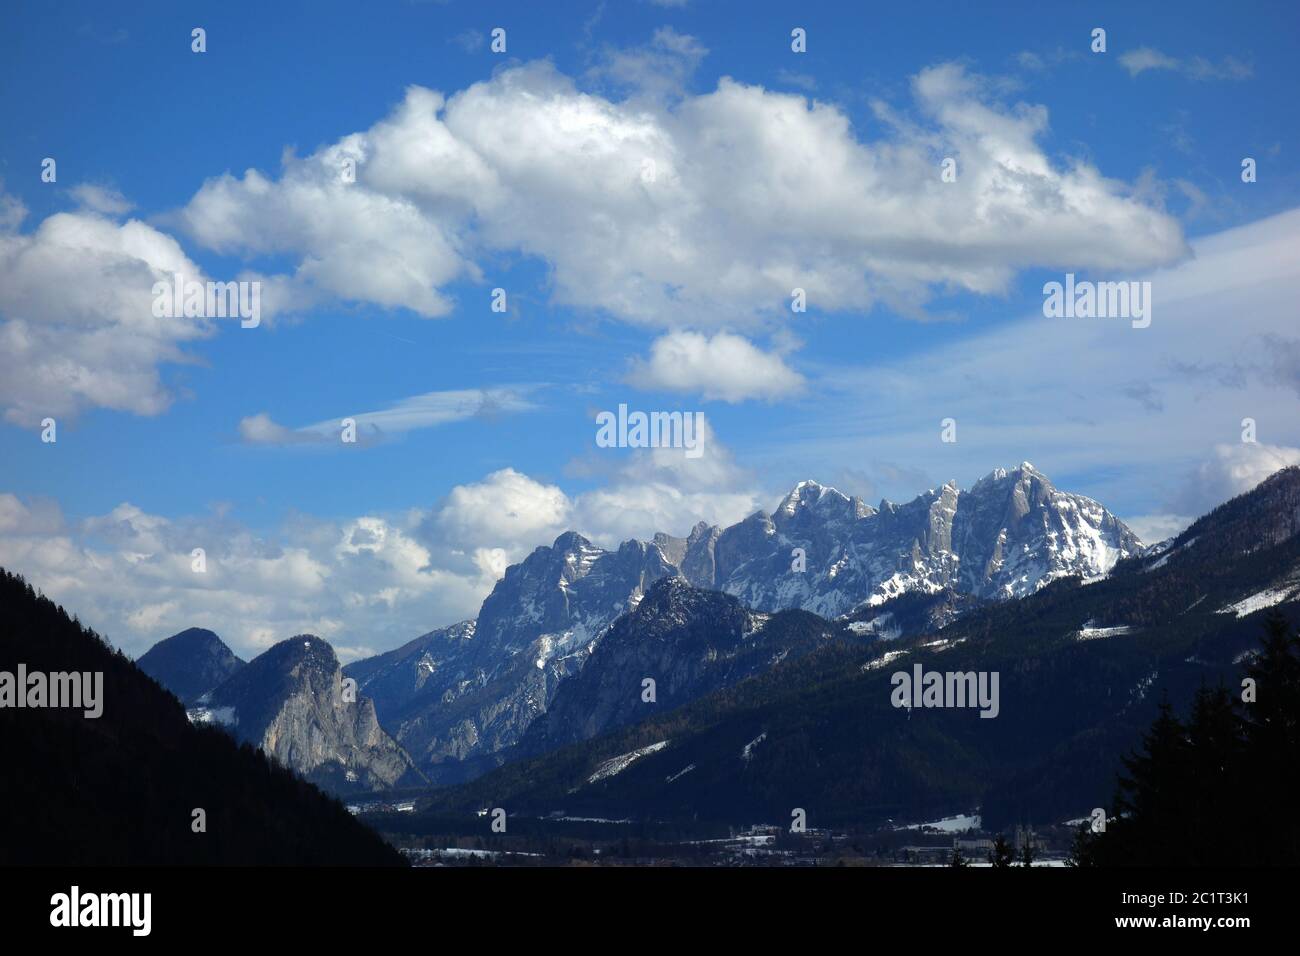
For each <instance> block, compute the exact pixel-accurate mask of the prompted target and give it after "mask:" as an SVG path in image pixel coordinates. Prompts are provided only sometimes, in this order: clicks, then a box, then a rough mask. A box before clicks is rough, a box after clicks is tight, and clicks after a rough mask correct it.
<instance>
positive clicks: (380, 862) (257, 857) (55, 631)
mask: <svg viewBox="0 0 1300 956" xmlns="http://www.w3.org/2000/svg"><path fill="white" fill-rule="evenodd" d="M19 663H23V664H25V665H26V667H27V670H28V672H29V673H30V672H35V671H42V672H47V673H48V672H57V671H82V672H86V671H92V672H93V671H100V672H102V673H103V675H104V683H103V713H102V715H101V716H100V717H99V718H97V719H87V718H86V717H84V716H83V713H82V711H81V710H79V709H75V710H74V709H54V708H40V709H11V708H0V749H2V750H3V753H4V758H3V763H4V772H3V774H0V806H3V807H5V813H4V816H3V820H2V821H0V864H4V865H14V864H24V865H31V864H37V865H39V864H49V865H93V864H108V865H142V864H235V865H252V864H257V865H321V864H325V865H363V866H384V865H392V866H400V865H402V862H403V861H402V858H401V856H400V855H399V854H398V853H397V852H396V851H395V850H393V849H392V848H391V847H389V846H388V845H387V844H385V843H384V842H383V841H382V840H381V839H380V838H379V836H378V835H377V834H375V833H373V832H372V831H370V830H368V829H367V828H366V827H364V826H363V825H361V824H360V823H358V822H357V821H356V820H355V819H353V817H352V816H351V815H350V814H349V813H348V812H347V810H346V809H345V808H344V807H343V805H342V804H341V803H339V802H338V801H336V800H334V799H332V798H330V797H327V796H326V795H325V794H323V793H321V791H319V790H318V789H317V788H316V787H315V786H313V785H311V784H309V783H306V782H304V781H302V780H300V779H299V778H297V777H295V776H294V775H293V774H292V773H291V772H289V771H288V770H285V769H284V768H282V767H279V766H277V765H276V764H275V763H273V762H272V761H271V760H269V759H268V758H267V757H265V756H264V755H263V754H262V753H261V752H259V751H257V750H255V749H254V748H252V747H250V746H248V745H243V746H240V745H237V744H236V743H235V742H234V741H232V740H231V739H230V738H229V737H228V736H227V735H226V734H225V733H223V732H222V731H220V730H216V729H210V728H204V727H196V726H194V725H192V724H191V723H190V722H189V719H188V718H187V717H186V715H185V709H184V708H183V707H182V706H181V704H180V702H179V701H178V700H177V699H176V698H175V697H174V696H172V694H170V693H169V692H168V691H166V690H164V689H163V688H162V687H161V686H159V685H158V684H157V683H155V682H154V681H153V680H152V679H151V678H150V677H148V676H147V675H145V674H144V673H143V672H142V671H140V670H139V669H138V668H137V667H136V666H135V664H133V663H132V662H131V661H130V660H128V659H127V658H126V657H125V656H124V655H122V654H121V653H120V652H118V651H115V650H113V649H112V648H110V647H109V646H108V645H107V644H106V643H104V641H103V640H102V639H101V638H100V637H99V636H98V635H97V634H95V633H94V632H93V631H90V630H87V629H86V628H84V627H82V626H81V625H80V624H79V623H78V622H77V621H75V620H72V619H70V618H69V617H68V615H67V614H66V613H65V612H64V611H63V609H62V608H61V607H58V606H56V605H55V604H54V603H53V602H51V601H50V600H48V599H47V598H45V597H42V596H39V595H37V593H36V592H35V591H34V590H33V589H32V588H31V587H30V586H29V585H28V584H27V583H26V582H25V581H24V580H23V579H22V578H21V577H19V576H17V575H14V574H11V573H9V572H7V571H4V570H3V569H0V670H4V671H9V672H11V673H13V672H15V670H16V668H17V665H18V664H19ZM195 808H203V809H204V810H205V811H206V814H207V832H205V833H194V832H192V830H191V821H192V816H191V814H192V811H193V810H194V809H195Z"/></svg>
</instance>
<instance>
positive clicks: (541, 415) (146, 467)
mask: <svg viewBox="0 0 1300 956" xmlns="http://www.w3.org/2000/svg"><path fill="white" fill-rule="evenodd" d="M788 6H789V5H785V4H774V3H772V4H764V3H752V2H746V3H739V2H736V3H729V2H704V0H692V2H685V3H667V2H661V3H653V2H625V3H596V2H586V3H576V2H575V3H558V4H556V3H548V4H544V5H543V4H526V3H517V4H479V3H476V4H468V3H457V2H448V3H393V4H374V5H367V6H364V7H358V6H357V5H356V4H344V3H310V4H308V3H303V4H291V3H283V4H281V3H277V4H268V5H261V4H259V5H244V4H238V3H234V4H229V5H221V6H220V7H212V8H211V9H204V10H202V11H201V12H197V13H193V12H185V11H184V10H183V9H177V5H175V4H161V3H160V4H137V5H132V6H131V7H130V8H125V7H123V8H120V9H114V8H106V7H104V5H102V4H94V3H85V4H78V3H67V4H57V5H50V4H35V3H17V4H10V5H8V6H7V7H6V11H5V13H4V14H3V15H2V16H3V20H4V23H3V27H4V29H3V31H0V84H3V89H4V91H5V95H4V96H3V98H0V129H3V130H4V132H5V134H6V135H5V136H3V137H0V177H2V178H3V187H2V189H3V191H2V192H0V199H3V202H4V204H3V205H0V286H3V285H7V286H8V287H9V289H10V291H9V293H8V294H4V293H0V323H2V324H0V329H3V330H4V336H5V337H4V338H0V343H3V348H4V350H5V351H7V352H8V355H7V357H3V358H0V375H2V376H3V379H4V380H5V381H4V384H0V404H3V405H4V422H3V424H0V461H3V463H4V464H3V468H2V469H0V496H7V497H3V498H0V502H3V504H2V505H0V563H3V564H5V566H8V567H12V568H14V569H16V570H20V571H23V572H25V573H28V574H29V575H31V576H32V577H33V579H34V580H35V581H36V583H38V584H40V585H41V586H43V587H46V589H47V590H50V591H51V593H54V594H56V596H58V597H60V598H63V599H65V600H66V601H67V602H68V603H69V605H70V606H71V607H73V608H74V609H76V610H78V611H79V612H81V613H82V614H83V618H85V619H87V620H90V621H91V622H92V623H95V624H97V626H101V627H103V628H104V629H106V630H108V631H109V632H110V634H112V635H113V636H114V637H115V639H118V640H120V641H121V642H122V643H123V644H124V645H125V646H127V647H129V648H131V649H134V650H139V649H142V648H143V647H146V646H148V644H149V643H151V642H152V640H156V639H157V638H159V637H162V636H165V635H166V634H168V633H171V632H172V631H174V630H179V629H181V628H182V627H185V626H189V625H192V624H203V625H205V626H211V627H213V628H214V629H215V630H217V631H219V632H220V633H223V634H226V635H230V636H231V639H232V643H236V644H238V645H241V646H242V649H244V650H245V651H247V650H249V649H255V648H257V647H258V646H261V645H262V644H264V643H266V642H267V641H269V640H271V639H272V638H275V639H278V638H280V637H284V636H288V633H291V632H292V630H300V629H313V630H316V631H318V632H321V633H322V634H323V636H326V637H328V638H330V639H331V640H334V641H335V642H336V643H338V644H340V645H341V646H345V647H348V648H351V649H353V650H354V651H355V652H356V653H361V652H363V650H365V649H376V648H378V647H382V646H391V645H392V644H394V643H397V642H398V640H399V639H407V638H409V637H410V636H413V634H414V633H419V631H420V630H423V629H427V628H428V627H432V626H434V625H438V624H443V623H447V622H448V621H450V620H452V619H455V618H457V617H463V616H467V615H469V614H472V613H473V609H474V607H475V606H476V604H477V602H478V601H479V600H481V598H482V596H483V593H485V590H486V589H487V588H489V587H490V585H491V582H492V580H493V579H494V577H495V575H496V574H498V573H499V571H500V568H501V567H503V562H505V561H510V560H517V559H518V557H519V556H520V555H522V554H524V553H526V552H527V550H528V549H530V548H531V547H533V546H536V545H537V544H541V543H546V542H548V541H549V540H550V538H551V537H553V536H554V534H555V533H556V531H557V529H559V530H563V528H564V527H567V526H573V527H577V528H578V529H579V530H582V531H584V532H585V533H588V534H590V535H592V536H593V537H596V538H597V539H598V540H601V541H602V543H613V542H614V541H616V540H618V539H619V538H620V537H624V536H627V535H632V534H635V535H638V536H644V535H647V534H649V533H651V532H653V531H654V530H665V531H669V532H672V533H678V534H682V533H685V531H686V530H687V529H688V528H689V527H690V526H691V524H693V523H694V520H696V519H698V518H703V519H705V520H709V521H731V520H735V519H736V518H738V517H740V516H742V515H743V514H745V513H747V512H748V511H749V510H752V509H753V508H755V507H759V506H762V507H770V506H771V505H772V504H773V503H774V501H775V500H776V498H777V497H779V495H780V494H781V493H782V492H783V491H784V490H787V489H788V488H789V487H790V486H791V485H793V483H794V482H795V481H797V480H799V479H801V478H807V477H813V478H817V479H819V480H821V481H823V482H826V483H829V484H835V485H836V486H838V487H841V488H842V489H843V490H845V491H849V492H854V493H859V494H862V495H863V496H864V497H867V498H868V499H869V500H871V501H873V502H874V501H876V500H878V499H879V498H880V497H886V496H887V497H890V498H892V499H895V500H898V499H906V498H910V497H912V496H914V495H915V494H917V493H918V492H920V491H922V490H924V489H925V488H927V487H931V486H934V485H937V484H939V483H941V482H943V481H944V480H947V479H949V478H956V479H957V480H958V481H959V482H961V483H962V484H969V483H970V482H971V481H973V480H974V479H976V478H978V477H979V476H980V475H982V474H984V473H987V472H988V471H990V470H991V469H992V468H994V467H996V466H999V465H1001V466H1009V465H1014V464H1015V463H1017V462H1018V461H1020V460H1022V459H1028V460H1032V461H1033V462H1034V464H1035V465H1037V466H1038V467H1039V468H1040V469H1041V470H1043V471H1045V472H1046V473H1047V474H1049V475H1051V476H1052V477H1053V479H1054V480H1055V481H1056V482H1057V484H1058V485H1060V486H1061V487H1063V488H1068V489H1070V490H1073V491H1078V492H1081V493H1084V494H1089V495H1092V496H1094V497H1096V498H1098V499H1099V500H1101V501H1102V502H1103V503H1104V504H1106V505H1107V506H1108V507H1110V508H1111V509H1112V510H1113V511H1115V512H1116V513H1118V514H1120V515H1121V516H1123V517H1125V518H1126V519H1129V520H1131V521H1132V522H1133V524H1134V527H1135V528H1137V529H1138V531H1139V533H1141V534H1143V536H1144V537H1146V538H1148V539H1154V538H1157V537H1159V536H1161V535H1162V534H1163V533H1167V532H1169V531H1171V530H1174V529H1176V528H1177V527H1178V526H1179V525H1180V524H1181V523H1185V521H1186V520H1187V519H1188V518H1190V517H1192V516H1194V515H1195V514H1197V513H1199V512H1200V511H1202V510H1204V509H1205V508H1207V507H1209V506H1212V505H1213V504H1214V503H1216V502H1217V501H1219V500H1222V499H1223V497H1225V496H1227V495H1229V494H1232V493H1235V492H1237V491H1240V490H1244V487H1245V486H1248V485H1249V484H1250V483H1251V482H1252V481H1254V480H1258V478H1260V477H1262V476H1263V475H1264V474H1267V472H1268V471H1269V470H1271V469H1272V468H1274V467H1279V466H1280V465H1282V464H1286V463H1289V462H1291V461H1294V460H1300V452H1297V451H1296V447H1297V446H1300V424H1298V423H1300V416H1297V415H1296V414H1295V411H1296V409H1295V401H1296V398H1297V386H1298V385H1300V377H1297V372H1300V359H1298V358H1297V356H1300V351H1297V346H1296V344H1295V343H1296V339H1295V332H1294V315H1295V310H1294V302H1295V293H1296V292H1297V291H1300V276H1298V275H1297V272H1298V270H1297V268H1296V261H1295V255H1294V254H1293V253H1291V252H1290V250H1291V249H1293V248H1295V247H1296V246H1297V245H1300V243H1297V240H1298V239H1300V235H1297V233H1298V232H1300V222H1298V221H1297V219H1296V215H1294V214H1293V212H1294V210H1296V208H1297V207H1300V175H1297V170H1296V163H1295V156H1296V155H1297V150H1298V148H1300V143H1297V141H1296V137H1297V129H1300V124H1298V123H1297V119H1298V118H1300V117H1297V115H1296V114H1297V107H1296V104H1295V99H1294V97H1293V96H1292V95H1291V93H1292V92H1293V91H1294V90H1295V89H1296V88H1297V85H1298V84H1297V71H1300V65H1298V64H1300V58H1297V56H1296V53H1297V50H1296V45H1297V41H1296V36H1297V30H1296V26H1297V22H1296V21H1297V15H1296V13H1295V11H1294V8H1293V7H1291V6H1290V5H1288V4H1258V5H1247V6H1245V7H1244V8H1233V9H1232V10H1231V11H1225V10H1224V9H1223V8H1222V7H1221V5H1217V4H1208V3H1207V4H1183V5H1179V8H1178V13H1177V15H1176V16H1175V15H1171V14H1170V13H1169V11H1168V9H1167V8H1165V7H1162V5H1159V4H1150V5H1145V6H1144V7H1143V8H1141V9H1136V10H1134V9H1131V6H1132V5H1130V4H1088V5H1069V8H1068V9H1067V8H1066V5H1059V6H1058V8H1056V9H1052V7H1053V6H1054V5H1043V4H1031V3H1024V4H1020V3H1012V4H1005V5H1002V7H1001V9H999V10H998V11H992V10H989V9H988V8H987V5H983V4H981V5H975V4H962V3H953V4H943V3H939V4H927V5H926V7H925V13H924V15H918V13H917V12H916V11H915V10H913V9H911V8H909V7H907V6H905V5H893V6H891V7H890V8H888V9H886V8H884V7H879V6H877V5H865V4H817V3H811V4H807V5H801V6H800V8H799V10H798V12H797V13H792V12H790V11H789V10H788V9H786V8H787V7H788ZM196 26H201V27H203V28H204V29H205V30H206V32H207V51H206V52H204V53H201V54H198V53H194V52H192V51H191V48H190V46H191V40H190V31H191V29H192V28H194V27H196ZM496 27H501V28H504V29H505V30H506V37H507V50H506V52H505V53H504V54H497V53H494V52H492V50H491V49H490V47H489V44H490V37H489V34H490V31H491V30H492V29H493V28H496ZM795 27H802V28H804V29H805V30H806V31H807V52H806V53H803V54H796V53H794V52H792V51H791V49H790V31H791V29H793V28H795ZM1095 27H1102V28H1104V29H1105V30H1106V41H1107V50H1106V52H1105V53H1093V52H1091V50H1090V48H1089V45H1090V42H1091V39H1090V33H1091V31H1092V29H1093V28H1095ZM412 90H414V92H412ZM437 95H441V97H442V98H443V99H441V100H439V99H437V98H436V97H437ZM539 104H545V108H542V106H540V105H539ZM357 151H359V152H357ZM354 153H355V154H356V155H358V156H363V157H364V158H363V159H362V161H361V162H360V163H359V164H358V174H357V175H358V181H357V182H356V183H355V184H352V185H351V186H348V187H341V186H339V185H338V184H336V183H333V182H332V181H330V180H329V179H328V177H327V178H324V179H323V178H322V176H323V175H324V174H323V173H322V169H324V168H325V167H326V166H330V164H332V163H334V162H335V160H336V159H337V157H338V156H342V155H353V154H354ZM945 155H956V156H957V157H958V167H957V168H958V179H957V183H955V184H949V185H946V186H939V185H937V181H938V175H939V173H938V162H939V160H940V159H941V158H942V157H944V156H945ZM645 156H654V157H655V158H656V159H657V161H658V162H659V166H658V167H657V169H658V170H659V171H660V173H659V175H658V177H657V179H656V180H655V181H652V182H649V183H647V182H646V181H645V180H644V178H643V177H642V176H641V173H642V168H641V160H642V158H643V157H645ZM1247 156H1249V157H1253V158H1255V159H1256V161H1257V164H1258V181H1257V182H1254V183H1249V184H1247V183H1243V182H1242V181H1241V177H1240V163H1241V160H1242V158H1243V157H1247ZM45 157H53V158H55V159H56V160H57V164H58V166H57V181H56V182H53V183H46V182H42V181H41V175H40V173H41V162H42V160H43V159H44V158H45ZM330 168H332V166H330ZM249 170H253V171H255V172H253V173H251V174H249V173H248V172H247V171H249ZM353 187H355V188H353ZM942 189H949V190H950V192H949V193H943V192H941V191H940V190H942ZM950 196H951V197H955V198H952V199H949V198H948V197H950ZM23 211H25V212H23ZM20 213H22V214H20ZM133 222H134V223H136V224H137V225H135V226H132V225H131V223H133ZM177 256H180V257H183V261H185V262H186V263H188V264H190V265H192V266H193V267H195V268H196V269H197V270H200V271H201V272H202V274H203V275H204V276H206V277H210V278H214V279H218V280H227V279H235V278H245V279H250V280H254V279H256V280H259V281H263V283H264V286H265V287H266V288H267V289H268V290H274V294H273V293H272V291H267V292H266V293H265V295H266V301H267V303H268V304H267V306H266V311H267V315H266V318H265V319H264V321H263V323H262V325H261V326H260V327H258V328H256V329H241V328H240V327H239V326H238V323H234V322H229V321H212V322H206V323H196V324H192V325H191V324H186V323H177V324H176V325H174V326H172V327H169V328H161V327H158V326H154V325H150V324H149V323H147V322H145V321H144V320H143V319H142V318H141V317H140V315H139V305H138V299H139V297H140V296H144V297H145V298H144V301H145V302H147V301H148V297H147V287H148V284H149V280H150V278H151V277H152V276H153V275H154V274H155V273H157V274H165V273H166V272H167V270H166V269H164V268H163V267H162V263H164V262H174V261H180V260H177V258H176V257H177ZM160 270H161V271H160ZM1065 272H1077V273H1079V274H1080V275H1081V276H1090V277H1093V278H1096V279H1098V280H1099V281H1111V280H1119V279H1129V278H1142V277H1146V278H1149V279H1150V280H1151V281H1152V282H1153V286H1154V288H1155V290H1156V292H1155V296H1156V298H1155V303H1156V304H1155V307H1154V308H1155V315H1154V320H1153V323H1152V326H1151V328H1149V329H1144V330H1135V329H1132V328H1130V327H1129V325H1128V323H1127V322H1124V321H1117V320H1113V319H1107V320H1103V319H1097V320H1091V321H1086V320H1075V321H1074V322H1070V320H1064V319H1055V320H1053V319H1047V318H1044V317H1043V315H1042V311H1041V309H1042V299H1043V296H1042V287H1043V284H1044V282H1046V281H1050V280H1052V279H1054V278H1055V279H1060V278H1061V277H1062V274H1063V273H1065ZM798 284H802V285H803V286H806V287H807V289H808V292H809V307H808V310H807V312H806V313H799V314H795V313H792V312H791V311H790V309H789V291H788V290H789V289H790V288H791V287H792V286H794V285H798ZM497 287H500V288H504V289H505V290H506V291H507V294H508V297H509V303H510V308H509V311H508V312H506V313H505V314H501V313H496V312H493V311H492V310H491V309H490V307H489V303H490V297H491V290H492V289H493V288H497ZM70 297H72V298H76V299H77V304H76V305H75V306H69V304H68V303H69V300H70ZM656 356H658V357H659V359H658V360H656ZM69 381H76V382H77V383H78V384H77V387H76V389H75V390H72V389H69V387H68V382H69ZM431 393H440V394H439V395H437V396H433V397H427V396H430V394H431ZM442 393H456V394H452V395H447V394H442ZM417 396H426V398H424V399H422V400H420V402H418V403H417V404H420V406H421V407H422V408H424V409H426V411H425V412H423V413H420V414H417V415H416V416H415V418H416V421H417V424H419V427H414V428H410V429H409V430H397V431H394V430H392V429H391V428H387V427H386V430H385V434H384V438H383V440H381V441H374V442H363V443H361V444H359V445H354V446H345V445H343V444H342V443H340V442H337V441H331V440H325V441H312V440H310V439H311V438H312V437H313V436H314V435H317V434H319V431H317V432H313V431H311V430H310V428H311V426H316V425H318V424H319V423H328V422H336V421H337V420H339V419H341V418H343V417H344V416H349V415H352V416H355V415H361V414H364V413H380V416H379V417H380V420H381V421H383V422H385V423H392V422H393V421H394V420H395V419H394V416H393V415H392V414H384V413H385V411H386V410H392V409H394V408H397V407H402V403H404V402H405V403H407V406H406V407H408V408H409V406H410V403H411V400H412V399H413V398H415V397H417ZM619 403H627V404H629V406H631V407H633V408H641V409H645V410H674V409H680V410H700V411H703V412H704V413H705V415H706V416H707V419H708V422H709V454H708V455H706V456H705V459H704V461H702V462H685V461H683V460H681V458H680V456H676V457H674V456H673V455H671V454H661V453H656V454H654V455H650V454H647V453H645V452H637V451H629V450H625V449H612V450H611V449H598V448H597V447H596V445H595V442H594V437H595V425H594V417H595V414H596V412H597V411H599V410H603V409H613V408H616V407H617V405H618V404H619ZM432 407H436V408H438V409H443V410H446V409H448V408H450V409H452V412H451V413H450V415H449V416H447V415H439V414H437V413H433V412H429V411H428V409H429V408H432ZM42 409H48V412H43V411H42ZM457 409H459V410H460V411H457ZM45 414H49V415H52V416H53V417H55V418H56V420H57V421H58V428H59V432H58V441H57V442H56V443H54V444H53V445H51V444H46V443H42V442H41V441H40V440H39V435H40V430H41V429H40V426H39V421H40V419H41V418H43V417H45ZM948 416H952V417H954V418H955V419H956V420H957V422H958V435H959V438H958V441H957V442H956V443H955V444H945V443H941V442H940V441H939V432H940V425H939V422H940V420H941V419H942V418H944V417H948ZM446 417H450V418H452V419H454V420H451V421H445V420H443V419H444V418H446ZM1244 417H1252V418H1254V419H1256V420H1257V421H1258V423H1259V442H1258V443H1257V444H1255V445H1254V446H1253V447H1250V446H1247V445H1245V444H1244V443H1242V442H1241V441H1240V432H1241V426H1240V422H1241V420H1242V419H1243V418H1244ZM326 431H328V429H326ZM379 541H382V543H376V542H379ZM195 542H200V543H199V544H196V543H195ZM192 546H194V547H197V546H204V547H205V548H206V549H207V550H208V551H209V553H210V554H211V555H212V556H213V559H214V571H215V574H214V575H213V577H212V578H205V579H203V580H202V582H201V583H199V584H196V583H195V582H194V579H193V577H192V576H189V577H186V576H185V575H186V567H187V566H188V563H189V558H188V555H189V553H190V550H191V547H192ZM146 572H147V573H146ZM96 574H98V575H100V579H99V583H98V584H96V583H94V582H93V581H89V580H88V577H90V576H93V575H96ZM177 575H180V576H179V577H178V576H177ZM223 575H224V577H223ZM216 579H220V580H216ZM214 580H215V583H214ZM65 595H66V597H65ZM340 595H343V596H340ZM327 596H328V598H327ZM230 608H238V609H240V611H241V614H240V615H238V616H239V621H238V622H235V621H232V620H229V618H230V617H232V616H235V615H231V614H229V610H228V609H230Z"/></svg>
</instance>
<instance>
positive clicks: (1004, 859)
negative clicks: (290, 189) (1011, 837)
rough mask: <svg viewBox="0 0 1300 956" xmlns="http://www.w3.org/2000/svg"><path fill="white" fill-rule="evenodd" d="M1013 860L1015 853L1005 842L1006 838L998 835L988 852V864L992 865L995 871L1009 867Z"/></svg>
mask: <svg viewBox="0 0 1300 956" xmlns="http://www.w3.org/2000/svg"><path fill="white" fill-rule="evenodd" d="M1015 858H1016V851H1015V850H1014V849H1013V848H1012V846H1011V844H1010V843H1008V842H1007V838H1006V837H1004V836H1003V835H1002V834H1001V833H999V834H998V835H997V839H995V840H994V841H993V849H992V850H991V851H989V862H990V863H992V864H993V866H994V868H995V869H1001V868H1004V867H1009V866H1011V864H1012V861H1013V860H1015Z"/></svg>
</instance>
